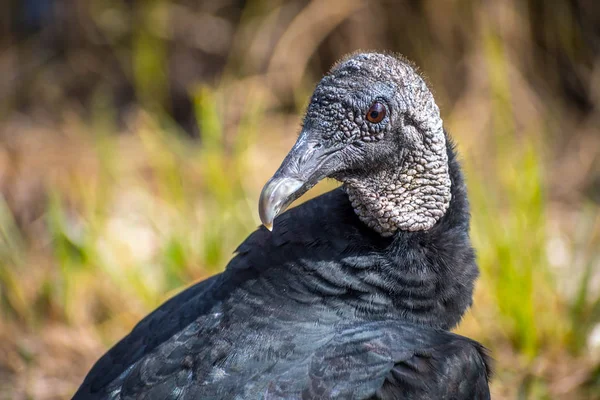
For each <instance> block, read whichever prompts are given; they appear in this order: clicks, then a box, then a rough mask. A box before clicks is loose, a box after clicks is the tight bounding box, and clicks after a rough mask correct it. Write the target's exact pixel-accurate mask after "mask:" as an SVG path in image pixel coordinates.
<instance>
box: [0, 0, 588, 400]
mask: <svg viewBox="0 0 600 400" xmlns="http://www.w3.org/2000/svg"><path fill="white" fill-rule="evenodd" d="M167 3H168V2H154V3H153V5H152V7H150V8H149V9H148V10H146V11H145V12H144V13H143V14H142V17H141V18H140V21H139V22H138V27H137V30H136V32H135V34H134V42H133V43H134V45H133V46H132V49H131V51H132V55H133V57H132V58H133V60H134V62H133V72H132V73H133V76H134V78H135V79H134V81H135V87H136V91H137V92H138V93H139V98H140V107H139V109H137V111H136V112H135V113H133V114H132V116H131V117H130V118H129V120H128V121H127V124H126V127H125V129H122V128H120V127H119V124H118V121H117V110H115V109H114V108H113V105H111V103H110V101H109V100H108V95H107V94H106V93H105V92H103V91H102V90H98V92H97V93H95V95H94V100H93V102H92V106H91V117H90V118H89V119H83V118H80V117H78V116H70V117H67V118H65V122H64V124H63V125H62V132H60V133H50V134H49V133H48V132H47V131H44V130H42V131H41V132H36V130H35V129H32V130H31V132H28V133H29V134H30V136H31V137H32V138H33V139H32V140H34V141H35V140H37V141H39V142H40V143H44V145H43V146H42V147H43V149H44V150H43V153H44V154H43V155H42V154H41V153H42V152H40V151H38V150H31V149H30V148H29V147H28V146H27V145H23V146H22V147H23V148H24V149H23V150H22V151H23V153H24V155H23V156H22V157H23V159H24V160H25V161H23V163H24V164H25V167H23V168H25V169H26V168H27V167H26V166H27V163H28V162H31V163H33V161H32V159H33V158H35V157H38V156H39V157H42V156H45V157H47V158H42V160H44V161H41V162H39V164H37V167H38V168H39V165H41V166H42V167H44V169H47V170H36V169H35V168H34V167H30V169H29V170H28V172H27V173H28V174H29V175H35V174H40V175H41V176H42V177H43V179H42V181H43V183H42V186H43V189H44V190H43V192H44V196H43V201H42V204H43V206H42V207H43V212H42V213H41V215H42V217H41V218H40V219H39V220H38V221H35V222H36V223H34V224H33V225H35V226H39V227H41V228H39V227H38V228H36V229H35V230H34V231H33V233H32V232H31V231H27V230H24V229H22V228H21V227H20V226H19V220H18V215H16V214H17V213H16V212H15V211H13V210H12V209H11V207H10V205H9V201H7V198H5V197H2V196H0V324H1V328H0V343H2V344H0V360H1V361H0V398H3V397H6V398H64V397H68V396H69V395H70V394H71V393H72V392H73V390H75V388H76V387H77V385H78V383H79V382H80V380H81V379H82V378H83V376H84V374H85V372H86V371H87V370H88V369H89V367H90V366H91V364H92V363H93V362H94V361H95V359H97V357H99V356H100V355H101V354H102V353H103V352H104V351H105V350H106V349H107V348H108V347H109V346H110V345H112V344H113V343H114V342H115V341H116V340H118V339H119V338H121V337H122V336H123V335H124V334H126V333H127V332H128V331H129V330H130V329H131V327H132V326H133V325H134V324H135V323H136V322H137V321H139V319H141V318H142V317H143V316H144V315H146V314H147V313H148V312H150V311H151V310H152V309H154V308H155V307H156V306H158V305H159V304H160V303H161V302H163V301H164V300H165V299H167V298H169V297H170V296H172V295H173V294H175V293H177V292H178V291H180V290H182V289H183V288H185V287H187V286H188V285H191V284H192V283H194V282H196V281H199V280H202V279H204V278H206V277H208V276H210V275H212V274H214V273H217V272H219V271H220V270H222V269H223V268H224V267H225V265H226V264H227V262H228V260H229V259H230V257H231V254H232V252H233V251H234V250H235V248H236V246H237V245H238V244H239V243H240V242H241V241H242V240H243V239H244V238H245V237H246V236H247V235H248V234H249V233H251V232H252V231H253V230H254V229H255V228H256V226H257V225H258V224H259V220H258V216H257V213H256V202H257V199H258V195H259V192H260V188H261V187H262V185H263V184H264V182H265V181H266V179H268V177H269V176H270V174H271V173H272V172H273V171H274V170H275V169H276V167H277V166H278V164H279V162H280V161H281V160H282V158H283V156H284V155H285V152H286V151H287V150H288V149H289V148H290V147H291V145H292V143H293V141H294V139H295V135H294V132H297V131H298V129H299V128H298V124H299V122H300V119H299V115H300V114H301V112H302V110H303V107H304V105H305V104H306V102H307V96H308V95H309V94H310V92H311V90H312V88H313V86H314V83H315V81H316V80H317V79H318V77H316V76H315V77H312V76H310V73H309V72H306V73H305V72H304V71H303V70H301V71H293V72H292V73H290V75H291V76H294V77H301V79H298V80H293V79H292V81H293V82H294V84H295V86H294V87H293V88H288V89H289V90H292V89H293V91H294V94H293V99H294V104H295V106H294V108H293V109H292V110H287V109H284V108H282V107H280V104H279V103H278V101H277V96H278V95H280V94H281V91H283V90H284V89H285V88H284V89H282V88H281V79H282V78H281V77H280V76H279V75H278V74H279V73H281V71H279V70H278V66H280V65H286V64H285V62H284V61H285V60H286V58H287V57H289V56H290V55H289V54H288V53H286V50H285V49H283V48H280V49H279V51H280V53H277V52H275V55H274V56H273V57H274V58H273V59H271V61H270V64H269V65H270V67H269V72H268V73H265V74H256V75H250V76H246V77H241V74H240V73H239V69H242V68H240V67H239V65H237V64H236V62H237V61H236V60H239V59H243V58H244V56H245V55H247V53H246V51H248V50H247V47H246V46H245V44H247V41H250V42H252V38H254V37H260V35H264V31H261V28H260V26H262V25H261V24H259V23H258V22H261V23H263V24H264V26H269V23H272V21H273V20H274V17H273V14H269V13H268V12H269V10H268V7H266V6H265V4H263V3H261V2H255V3H252V6H251V7H250V6H249V7H248V8H247V9H245V10H244V13H243V14H242V16H241V17H240V18H241V22H240V25H241V27H242V28H240V30H239V33H238V34H237V36H236V38H235V39H234V44H233V49H234V51H232V55H231V57H230V59H229V62H228V64H227V65H226V66H225V68H224V72H223V76H222V77H221V78H220V79H219V80H218V81H216V82H214V83H212V84H202V85H198V86H194V87H191V88H190V89H189V91H190V93H191V98H192V100H193V109H194V114H195V117H196V120H197V121H198V124H199V126H200V131H201V140H200V141H198V140H193V139H190V138H189V137H187V136H186V135H182V134H181V131H180V128H179V127H178V126H177V125H176V124H175V123H174V122H173V121H172V120H171V119H170V117H169V116H168V115H167V113H165V112H164V110H162V109H161V107H160V100H161V99H162V98H163V97H164V96H167V94H166V88H167V86H168V83H167V77H166V75H165V74H164V71H165V68H166V65H167V60H166V57H167V54H166V51H165V46H164V40H165V39H164V37H163V36H161V33H160V32H162V29H163V28H164V27H163V28H161V29H158V32H159V33H156V32H155V31H154V30H153V29H152V28H153V27H154V26H155V25H156V24H157V23H158V24H159V25H160V24H161V23H164V21H162V20H161V19H160V18H159V19H158V22H157V19H156V16H157V15H159V16H160V7H165V4H167ZM357 4H358V3H357ZM354 7H356V6H355V5H349V6H348V10H354ZM157 10H158V11H157ZM309 11H310V10H309ZM312 12H317V13H318V12H322V10H320V9H319V8H318V7H315V9H314V10H313V11H312ZM343 12H344V9H343V8H342V9H341V11H340V13H341V14H343ZM348 12H350V11H348ZM157 13H158V14H157ZM273 13H276V11H273ZM265 15H267V16H266V17H265ZM486 15H487V16H483V17H480V18H481V19H482V20H483V23H482V25H481V32H480V35H479V36H478V37H479V40H480V41H481V43H480V46H479V47H478V50H477V57H474V60H473V63H475V65H474V66H473V67H472V68H473V70H477V71H478V73H477V74H473V76H474V77H473V76H472V77H471V78H472V80H473V81H474V83H472V85H471V87H468V88H467V89H466V90H465V92H464V93H463V95H462V96H461V97H460V98H459V99H458V100H456V101H455V102H453V106H454V108H445V107H444V106H443V104H442V107H441V108H442V113H443V114H444V118H445V121H446V127H447V128H448V130H449V131H450V132H451V134H452V135H453V136H454V137H455V139H456V142H457V143H458V145H459V151H460V153H461V156H462V159H463V166H464V167H465V173H466V176H467V184H468V188H469V195H470V200H471V204H472V215H473V222H472V239H473V241H474V244H475V247H476V249H477V254H478V261H479V265H480V267H481V272H482V275H481V278H480V280H479V282H478V284H477V291H476V295H475V302H474V306H473V308H472V310H471V311H470V312H469V314H468V315H467V316H466V318H465V320H464V321H463V323H462V325H461V326H460V328H459V329H458V331H459V332H460V333H462V334H466V335H468V336H470V337H472V338H474V339H476V340H478V341H481V342H482V343H484V344H485V345H486V346H487V347H489V348H490V350H491V353H492V355H493V357H494V358H495V359H496V361H497V365H496V376H495V379H494V381H493V385H492V390H493V395H494V398H497V399H501V398H522V399H533V398H536V399H537V398H539V399H546V398H569V399H572V398H598V397H599V396H600V366H599V365H600V364H598V360H599V359H600V351H599V350H600V337H599V336H600V331H599V329H600V328H598V327H599V326H600V325H599V324H600V290H599V288H598V279H597V277H598V276H599V271H598V270H597V269H598V268H599V267H600V211H599V210H598V206H597V204H593V203H591V202H589V201H586V200H585V199H583V198H581V197H577V198H576V201H575V203H574V204H573V203H571V204H569V207H568V210H567V211H566V212H565V211H564V207H563V206H562V205H558V206H557V204H556V202H555V201H553V197H552V193H551V192H550V191H551V188H552V187H553V186H552V185H553V184H554V183H555V181H556V180H557V179H558V180H560V179H568V177H560V176H559V177H557V176H554V175H553V174H552V173H551V172H552V171H555V170H553V169H552V168H551V166H552V163H553V161H554V159H555V157H556V148H554V147H553V146H552V143H551V142H549V140H548V138H551V137H552V135H553V133H554V130H555V127H554V126H552V124H554V123H555V122H556V121H557V120H558V119H560V118H564V119H565V120H566V119H568V118H569V116H568V115H567V113H566V112H564V115H562V114H560V115H556V114H555V112H556V106H555V104H554V103H553V102H551V101H549V103H550V104H549V105H548V106H547V107H543V108H538V109H536V108H535V107H534V108H531V107H530V106H528V105H527V106H526V107H523V103H524V102H527V99H530V98H534V100H539V99H537V98H535V94H534V93H533V90H532V89H531V88H529V87H527V85H525V84H524V83H523V77H522V76H519V75H518V74H515V68H516V67H515V66H516V61H515V59H514V55H513V54H511V48H510V46H511V43H512V42H510V40H509V39H507V36H506V35H502V34H501V33H500V31H501V30H500V29H499V28H498V24H495V23H493V21H488V20H487V18H489V19H492V17H490V15H491V13H490V14H486ZM270 17H273V18H270ZM269 18H270V19H269ZM299 18H300V17H299ZM301 18H306V19H307V20H308V19H310V13H308V15H302V16H301ZM161 21H162V22H161ZM265 21H266V22H265ZM269 21H271V22H269ZM294 26H295V27H296V28H298V26H302V25H301V24H296V25H294ZM262 29H264V30H268V29H267V28H262ZM269 29H270V28H269ZM253 35H254V36H253ZM248 38H250V39H248ZM316 45H318V40H316V41H315V43H314V46H316ZM309 50H310V49H309ZM309 50H306V52H307V53H310V51H309ZM277 54H279V57H280V58H279V59H278V58H276V56H277ZM304 61H305V62H304V64H303V65H305V64H306V62H307V61H306V60H304ZM431 62H432V63H434V61H431ZM432 65H433V64H432ZM287 66H288V67H289V68H292V67H290V64H287ZM298 68H301V67H298ZM424 69H426V68H424ZM432 70H433V68H432ZM481 71H483V72H481ZM515 75H516V77H515ZM434 79H435V75H434V76H433V77H432V81H433V83H434V87H436V86H435V80H434ZM478 85H479V86H478ZM482 87H483V88H484V90H482V89H481V88H482ZM436 92H437V93H436V94H437V95H438V98H439V99H441V103H444V102H447V101H448V99H449V98H450V96H449V95H448V93H445V92H444V91H443V90H442V89H439V90H436ZM524 99H525V100H524ZM528 107H529V108H528ZM532 110H533V111H532ZM563 111H564V110H563ZM465 115H466V116H465ZM119 130H124V131H125V132H124V133H122V134H115V132H117V131H119ZM0 155H1V154H0ZM335 185H336V183H334V182H325V183H323V184H320V185H319V186H317V187H316V188H315V189H313V190H312V191H311V192H310V193H309V195H308V196H307V197H306V198H305V199H303V200H306V199H308V198H310V197H312V196H314V195H316V194H318V193H321V192H323V191H326V190H329V189H331V188H332V187H334V186H335ZM36 224H37V225H36Z"/></svg>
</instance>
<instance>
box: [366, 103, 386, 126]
mask: <svg viewBox="0 0 600 400" xmlns="http://www.w3.org/2000/svg"><path fill="white" fill-rule="evenodd" d="M384 117H385V106H384V105H383V104H381V103H380V102H378V101H376V102H375V103H373V105H371V108H369V111H367V120H368V121H369V122H372V123H374V124H376V123H378V122H381V121H382V120H383V118H384Z"/></svg>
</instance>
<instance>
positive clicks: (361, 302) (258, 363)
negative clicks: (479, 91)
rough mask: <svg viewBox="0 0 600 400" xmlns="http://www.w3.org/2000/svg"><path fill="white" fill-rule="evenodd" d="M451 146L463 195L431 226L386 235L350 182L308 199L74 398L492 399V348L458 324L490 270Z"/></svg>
mask: <svg viewBox="0 0 600 400" xmlns="http://www.w3.org/2000/svg"><path fill="white" fill-rule="evenodd" d="M305 127H306V123H305ZM446 154H447V158H448V166H449V168H448V170H449V177H450V181H451V201H450V203H449V206H448V209H447V210H446V211H445V213H444V214H443V216H442V217H441V218H440V219H439V220H438V221H437V222H436V223H435V225H434V226H433V227H431V228H430V229H426V230H416V231H404V230H398V231H397V232H395V233H394V234H393V235H391V236H382V235H381V234H380V233H377V232H376V231H374V230H373V229H371V228H369V227H368V226H367V225H366V224H364V223H363V222H362V221H361V219H360V218H359V216H357V215H356V213H355V207H354V206H353V204H351V203H350V201H349V199H348V195H347V194H346V192H345V189H344V188H338V189H336V190H333V191H331V192H329V193H326V194H324V195H322V196H320V197H318V198H315V199H313V200H310V201H308V202H306V203H304V204H302V205H300V206H298V207H295V208H293V209H291V210H289V211H287V212H285V213H283V214H281V215H280V216H279V217H277V219H276V220H275V229H274V231H273V232H269V231H268V230H267V229H266V228H264V227H261V228H260V229H258V230H257V231H255V232H254V233H252V234H251V235H250V236H249V237H248V238H247V239H246V240H245V241H244V242H243V243H242V244H241V245H240V246H239V248H238V249H237V251H236V255H235V257H234V258H233V259H232V260H231V262H230V263H229V265H228V266H227V268H226V270H225V271H224V272H223V273H221V274H219V275H216V276H214V277H212V278H210V279H207V280H205V281H203V282H200V283H198V284H197V285H195V286H193V287H191V288H189V289H187V290H185V291H184V292H182V293H181V294H179V295H177V296H175V297H174V298H172V299H171V300H169V301H167V302H166V303H165V304H163V305H162V306H161V307H159V308H158V309H157V310H156V311H154V312H153V313H151V314H150V315H148V316H147V317H146V318H144V319H143V320H142V321H141V322H140V323H139V324H138V325H137V326H136V327H135V328H134V329H133V331H132V332H131V333H130V334H129V335H128V336H127V337H125V338H124V339H123V340H122V341H121V342H119V343H118V344H117V345H115V346H114V347H113V348H112V349H111V350H110V351H109V352H108V353H106V354H105V355H104V356H103V357H102V358H101V359H100V360H99V361H98V362H97V363H96V365H94V367H93V368H92V370H91V371H90V373H89V374H88V376H87V377H86V378H85V380H84V382H83V384H82V385H81V387H80V388H79V390H78V391H77V393H76V394H75V397H74V398H75V399H137V398H142V399H182V400H183V399H197V398H202V399H259V398H260V399H262V398H265V399H299V398H310V399H329V398H340V399H366V398H377V399H397V398H407V399H487V398H489V390H488V379H489V377H490V369H489V360H488V357H487V355H486V352H485V350H484V349H483V347H482V346H481V345H479V344H478V343H476V342H474V341H472V340H470V339H467V338H465V337H461V336H458V335H456V334H453V333H450V332H448V331H447V330H448V329H451V328H453V327H454V326H456V324H457V323H458V322H459V321H460V318H461V317H462V315H463V313H464V311H465V310H466V309H467V308H468V307H469V306H470V305H471V297H472V291H473V285H474V281H475V279H476V277H477V275H478V270H477V266H476V263H475V257H474V252H473V249H472V247H471V245H470V239H469V232H468V230H469V209H468V201H467V197H466V190H465V185H464V183H463V178H462V175H461V172H460V167H459V164H458V162H457V160H456V155H455V151H454V149H453V146H452V144H451V142H450V141H449V140H447V141H446ZM284 164H285V162H284ZM319 168H321V167H319ZM336 173H337V174H339V173H340V172H336ZM306 186H307V187H306V188H304V190H306V189H307V188H308V187H310V186H311V185H310V184H308V185H306Z"/></svg>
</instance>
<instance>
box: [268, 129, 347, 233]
mask: <svg viewBox="0 0 600 400" xmlns="http://www.w3.org/2000/svg"><path fill="white" fill-rule="evenodd" d="M308 136H309V133H307V132H303V133H302V134H301V135H300V137H299V138H298V141H297V142H296V144H295V145H294V147H292V150H290V152H289V153H288V155H287V156H286V157H285V159H284V160H283V162H282V163H281V166H280V167H279V169H278V170H277V172H275V175H273V177H272V178H271V179H269V181H268V182H267V184H266V185H265V187H264V188H263V190H262V193H261V194H260V200H259V203H258V213H259V215H260V220H261V221H262V223H263V225H264V226H265V227H266V228H267V229H268V230H273V220H274V219H275V217H277V215H279V214H281V213H282V212H284V211H285V210H286V209H287V208H288V207H289V205H290V204H292V202H294V200H296V199H298V198H299V197H300V196H302V195H303V194H304V193H306V192H307V191H308V190H309V189H310V188H312V187H313V186H314V185H316V184H317V183H318V182H319V181H320V180H322V179H323V178H325V177H326V176H328V175H329V174H331V173H332V172H333V170H332V168H331V162H330V161H331V158H332V157H331V155H332V154H333V153H334V152H335V151H336V150H337V149H324V148H323V146H321V145H320V144H319V143H318V141H316V140H309V139H308Z"/></svg>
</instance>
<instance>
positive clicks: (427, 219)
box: [344, 124, 452, 236]
mask: <svg viewBox="0 0 600 400" xmlns="http://www.w3.org/2000/svg"><path fill="white" fill-rule="evenodd" d="M404 131H405V134H407V135H419V136H420V140H411V142H414V143H418V144H417V145H414V146H413V148H410V149H408V150H407V152H406V154H405V155H404V156H400V157H399V162H398V166H397V168H396V169H395V170H391V171H390V170H380V171H376V172H373V173H371V174H369V175H367V176H364V177H360V178H350V179H346V180H345V182H344V187H345V190H346V193H347V194H348V197H349V199H350V202H351V203H352V206H353V208H354V211H355V212H356V214H357V215H358V217H359V218H360V219H361V220H362V222H364V223H365V224H366V225H367V226H369V227H370V228H371V229H374V230H375V231H376V232H378V233H379V234H381V235H382V236H392V235H393V234H394V233H395V232H397V231H398V230H401V231H411V232H414V231H422V230H427V229H430V228H432V227H433V226H434V225H435V224H436V222H437V221H438V220H439V219H440V218H441V217H442V216H443V215H444V213H445V212H446V210H447V209H448V206H449V204H450V199H451V197H452V196H451V180H450V173H449V166H448V155H447V151H446V136H445V134H444V132H443V128H442V127H441V126H439V127H435V131H428V130H425V133H423V134H420V132H421V133H422V132H423V131H417V129H416V128H415V127H414V125H410V124H408V125H406V126H405V127H404Z"/></svg>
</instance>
